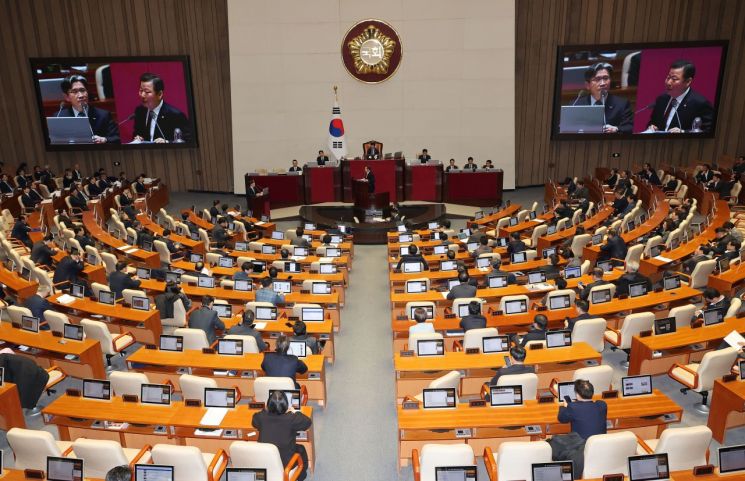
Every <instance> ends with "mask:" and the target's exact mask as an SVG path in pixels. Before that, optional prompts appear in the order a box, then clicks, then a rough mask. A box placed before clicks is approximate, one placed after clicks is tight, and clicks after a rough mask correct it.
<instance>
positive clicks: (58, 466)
mask: <svg viewBox="0 0 745 481" xmlns="http://www.w3.org/2000/svg"><path fill="white" fill-rule="evenodd" d="M47 480H48V481H83V460H82V459H74V458H58V457H55V456H47Z"/></svg>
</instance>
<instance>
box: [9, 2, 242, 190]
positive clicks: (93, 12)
mask: <svg viewBox="0 0 745 481" xmlns="http://www.w3.org/2000/svg"><path fill="white" fill-rule="evenodd" d="M0 18H3V27H2V29H0V54H1V55H2V59H3V60H2V62H0V78H2V79H4V80H3V82H2V87H3V94H2V95H0V115H2V118H3V120H4V121H3V122H2V125H3V128H0V160H2V161H3V162H5V164H6V167H7V166H13V165H17V164H19V163H20V162H23V161H25V162H28V163H29V165H30V166H33V165H34V164H41V165H44V164H49V165H50V166H51V168H52V169H53V170H54V171H55V172H60V171H61V169H62V168H64V167H67V166H71V165H72V164H73V163H75V162H79V163H80V166H81V170H83V171H84V173H90V172H92V171H93V169H95V168H99V167H103V168H105V169H106V170H107V171H108V172H110V173H112V172H114V173H117V174H118V172H120V171H122V170H123V171H125V172H127V174H128V175H130V176H133V175H135V174H137V173H139V172H147V174H148V175H150V176H152V177H160V178H162V179H164V181H165V183H166V184H168V186H169V187H170V188H171V190H189V189H196V190H211V191H230V192H232V191H233V185H232V184H233V174H232V171H233V162H232V158H233V156H232V127H231V114H230V70H229V68H230V67H229V65H230V62H229V56H228V38H227V36H228V21H227V3H226V0H105V1H102V0H0ZM126 55H134V56H143V55H188V56H190V58H191V77H192V88H193V93H194V110H195V113H196V124H197V130H198V135H199V147H198V148H193V149H174V150H160V149H159V150H126V151H118V150H117V151H96V152H46V151H45V149H44V141H43V137H42V135H43V134H42V130H41V125H40V122H39V116H38V109H37V105H36V95H35V92H34V89H33V83H32V78H31V72H30V71H29V63H28V59H29V58H30V57H75V56H126ZM117 161H118V162H121V166H119V167H115V166H114V162H117Z"/></svg>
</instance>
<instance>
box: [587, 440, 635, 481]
mask: <svg viewBox="0 0 745 481" xmlns="http://www.w3.org/2000/svg"><path fill="white" fill-rule="evenodd" d="M636 443H637V439H636V435H635V434H634V433H632V432H631V431H620V432H614V433H610V434H596V435H595V436H590V437H589V438H587V442H586V443H585V469H584V471H583V472H582V478H584V479H587V478H602V477H603V475H604V474H609V473H619V474H624V475H626V476H628V474H629V470H628V459H629V456H635V455H636Z"/></svg>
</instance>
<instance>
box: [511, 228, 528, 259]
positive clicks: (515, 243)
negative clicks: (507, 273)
mask: <svg viewBox="0 0 745 481" xmlns="http://www.w3.org/2000/svg"><path fill="white" fill-rule="evenodd" d="M526 250H528V246H526V245H525V242H523V241H522V240H520V233H519V232H513V233H512V234H510V241H509V242H508V243H507V253H508V254H514V253H517V252H523V251H526Z"/></svg>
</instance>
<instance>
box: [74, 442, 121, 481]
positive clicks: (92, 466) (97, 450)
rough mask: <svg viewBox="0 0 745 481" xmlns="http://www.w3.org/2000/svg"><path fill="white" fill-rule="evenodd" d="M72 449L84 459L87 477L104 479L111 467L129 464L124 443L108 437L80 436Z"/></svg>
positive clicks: (76, 455)
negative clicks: (88, 437) (91, 437)
mask: <svg viewBox="0 0 745 481" xmlns="http://www.w3.org/2000/svg"><path fill="white" fill-rule="evenodd" d="M72 450H73V452H74V453H75V457H76V458H79V459H82V460H83V463H84V464H85V477H86V478H96V479H103V478H105V477H106V473H108V472H109V470H110V469H111V468H113V467H116V466H122V465H126V464H129V461H128V460H127V456H125V455H124V450H123V449H122V445H121V444H119V443H118V442H116V441H112V440H108V439H86V438H78V439H76V440H75V442H74V443H72Z"/></svg>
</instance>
